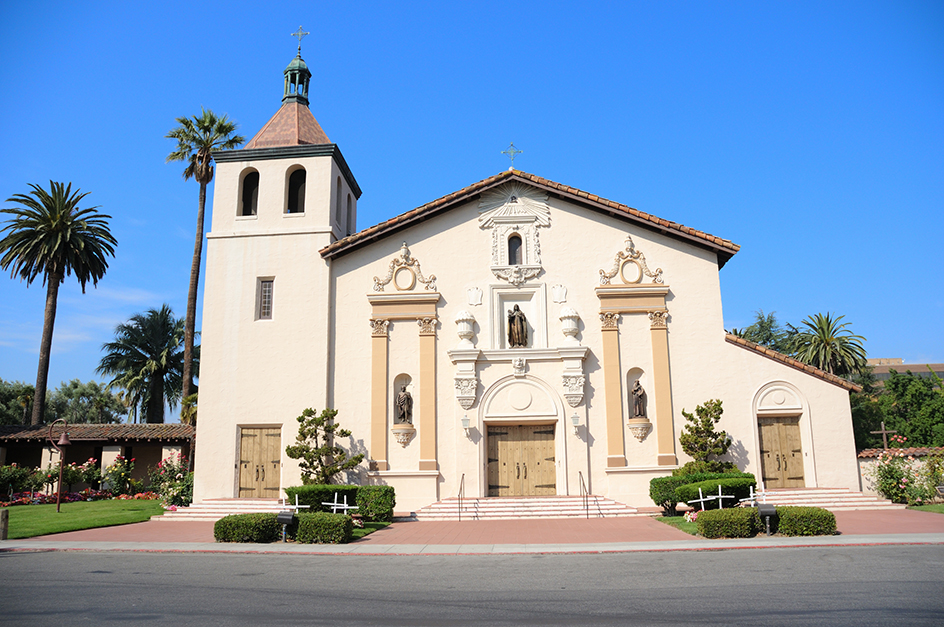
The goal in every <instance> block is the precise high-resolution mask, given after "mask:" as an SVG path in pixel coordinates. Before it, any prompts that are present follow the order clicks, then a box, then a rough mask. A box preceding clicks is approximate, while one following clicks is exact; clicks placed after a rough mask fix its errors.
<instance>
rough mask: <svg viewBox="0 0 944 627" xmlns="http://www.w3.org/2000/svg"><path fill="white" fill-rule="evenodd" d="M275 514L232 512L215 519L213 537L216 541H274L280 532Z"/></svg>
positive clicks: (280, 528)
mask: <svg viewBox="0 0 944 627" xmlns="http://www.w3.org/2000/svg"><path fill="white" fill-rule="evenodd" d="M275 516H276V515H275V514H269V513H258V514H234V515H232V516H226V517H225V518H221V519H220V520H218V521H216V524H215V525H213V537H214V538H216V541H217V542H255V543H268V542H275V541H276V540H278V539H279V537H280V535H281V533H282V526H281V525H279V523H278V522H276V520H275Z"/></svg>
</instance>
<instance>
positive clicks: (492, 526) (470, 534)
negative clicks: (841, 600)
mask: <svg viewBox="0 0 944 627" xmlns="http://www.w3.org/2000/svg"><path fill="white" fill-rule="evenodd" d="M836 522H837V525H838V527H839V532H840V533H841V534H842V535H846V536H848V535H865V534H911V533H944V515H942V514H934V513H931V512H920V511H915V510H863V511H840V512H836ZM42 539H43V540H51V541H76V542H154V543H164V542H213V541H214V540H213V523H212V522H161V521H150V522H143V523H135V524H131V525H121V526H117V527H102V528H99V529H87V530H85V531H70V532H68V533H57V534H53V535H49V536H43V538H42ZM695 539H696V538H695V536H690V535H688V534H687V533H684V532H682V531H679V530H678V529H675V528H674V527H670V526H669V525H665V524H663V523H660V522H659V521H657V520H655V519H652V518H649V517H643V516H639V517H630V518H596V519H590V520H586V519H582V518H570V519H560V520H551V519H537V520H480V521H463V522H399V523H393V524H392V525H390V526H389V527H386V528H385V529H381V530H380V531H375V532H374V533H372V534H370V535H369V536H367V537H365V538H363V539H362V540H358V541H357V543H358V544H372V545H385V544H386V545H389V544H394V545H404V544H423V545H425V544H589V543H605V542H660V541H670V540H676V541H678V540H682V541H685V540H695Z"/></svg>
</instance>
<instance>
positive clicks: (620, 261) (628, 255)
mask: <svg viewBox="0 0 944 627" xmlns="http://www.w3.org/2000/svg"><path fill="white" fill-rule="evenodd" d="M617 275H618V282H619V283H625V284H629V285H631V284H633V283H642V279H643V277H644V276H646V277H649V278H650V279H652V282H653V283H662V268H656V271H655V272H653V271H651V270H650V269H649V266H648V265H647V264H646V256H645V255H644V254H642V253H641V252H640V251H638V250H636V245H635V244H633V238H632V237H630V236H629V235H627V236H626V248H625V250H621V251H619V252H617V253H616V256H615V257H614V258H613V267H612V268H610V270H609V271H607V270H600V285H610V284H611V283H612V282H613V279H614V278H617Z"/></svg>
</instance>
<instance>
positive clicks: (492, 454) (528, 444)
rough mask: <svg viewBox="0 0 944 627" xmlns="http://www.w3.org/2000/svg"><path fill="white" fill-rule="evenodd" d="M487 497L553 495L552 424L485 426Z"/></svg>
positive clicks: (555, 485) (554, 468)
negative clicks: (486, 439) (486, 433)
mask: <svg viewBox="0 0 944 627" xmlns="http://www.w3.org/2000/svg"><path fill="white" fill-rule="evenodd" d="M487 431H488V445H487V446H488V471H487V474H488V495H489V496H547V495H555V494H557V467H556V464H555V459H554V425H515V426H512V425H509V426H490V427H488V430H487Z"/></svg>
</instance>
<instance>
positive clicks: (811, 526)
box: [771, 506, 836, 536]
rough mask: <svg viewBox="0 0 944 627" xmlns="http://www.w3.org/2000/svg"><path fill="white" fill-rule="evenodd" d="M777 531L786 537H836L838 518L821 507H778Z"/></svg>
mask: <svg viewBox="0 0 944 627" xmlns="http://www.w3.org/2000/svg"><path fill="white" fill-rule="evenodd" d="M772 522H773V520H771V523H772ZM777 531H778V532H779V533H781V534H783V535H785V536H831V535H835V533H836V516H835V515H834V514H833V513H832V512H831V511H829V510H826V509H822V508H821V507H798V506H782V507H778V508H777Z"/></svg>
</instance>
